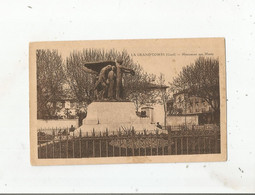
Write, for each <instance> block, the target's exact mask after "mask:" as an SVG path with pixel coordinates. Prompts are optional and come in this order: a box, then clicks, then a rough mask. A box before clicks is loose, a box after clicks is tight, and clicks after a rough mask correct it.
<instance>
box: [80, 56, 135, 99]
mask: <svg viewBox="0 0 255 195" xmlns="http://www.w3.org/2000/svg"><path fill="white" fill-rule="evenodd" d="M102 63H104V65H103V67H102V65H101V64H99V65H98V66H101V67H102V68H101V69H100V70H98V69H97V70H98V72H99V74H98V76H97V80H96V83H95V99H96V100H97V101H102V100H103V101H104V100H105V101H114V100H115V101H121V100H122V99H123V85H122V76H123V73H129V74H131V75H134V74H135V72H134V70H132V69H130V68H127V67H125V66H123V65H122V64H123V60H122V59H118V60H116V61H114V63H113V62H111V63H110V64H108V65H107V63H106V62H102ZM85 66H86V65H85ZM95 66H96V65H94V67H95ZM86 67H87V66H86Z"/></svg>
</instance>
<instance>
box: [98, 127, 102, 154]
mask: <svg viewBox="0 0 255 195" xmlns="http://www.w3.org/2000/svg"><path fill="white" fill-rule="evenodd" d="M99 136H100V139H99V157H101V156H102V134H101V131H100V133H99Z"/></svg>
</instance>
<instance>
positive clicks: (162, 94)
mask: <svg viewBox="0 0 255 195" xmlns="http://www.w3.org/2000/svg"><path fill="white" fill-rule="evenodd" d="M158 85H159V86H160V89H159V90H158V97H159V99H158V102H159V103H160V104H162V105H163V108H164V127H166V117H167V112H168V109H167V103H168V101H169V100H170V95H169V93H168V91H167V86H165V75H164V74H163V73H160V75H159V77H158Z"/></svg>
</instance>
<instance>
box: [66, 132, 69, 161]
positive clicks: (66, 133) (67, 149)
mask: <svg viewBox="0 0 255 195" xmlns="http://www.w3.org/2000/svg"><path fill="white" fill-rule="evenodd" d="M66 134H67V135H66V158H68V136H69V135H68V134H69V132H68V128H67V133H66Z"/></svg>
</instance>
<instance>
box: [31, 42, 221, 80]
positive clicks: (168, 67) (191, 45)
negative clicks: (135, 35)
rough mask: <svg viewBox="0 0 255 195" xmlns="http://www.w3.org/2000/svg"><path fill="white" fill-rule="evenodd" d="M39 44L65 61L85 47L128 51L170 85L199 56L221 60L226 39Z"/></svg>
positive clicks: (147, 70) (37, 45)
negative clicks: (59, 55)
mask: <svg viewBox="0 0 255 195" xmlns="http://www.w3.org/2000/svg"><path fill="white" fill-rule="evenodd" d="M35 45H36V48H43V49H46V48H47V49H57V50H58V52H59V53H60V54H61V55H62V57H63V59H65V58H66V57H67V56H69V55H70V53H71V52H73V51H75V50H76V51H82V50H83V49H85V48H94V49H104V50H110V49H113V48H114V49H116V50H118V51H123V50H126V51H127V52H128V53H129V54H130V55H131V57H132V58H133V60H134V62H136V63H139V64H140V65H141V66H142V67H143V69H144V70H145V71H146V72H148V73H153V74H156V75H157V76H159V75H160V73H163V74H164V75H165V80H166V83H165V84H166V85H168V82H171V81H172V80H173V78H174V77H176V76H177V75H178V73H179V72H180V71H181V70H182V68H183V67H184V66H186V65H190V63H194V61H195V60H196V59H197V58H198V57H199V56H205V57H214V58H218V57H219V56H221V55H222V54H224V51H223V50H222V49H224V47H223V45H224V39H222V38H220V39H213V38H212V39H206V38H203V39H152V40H108V41H107V40H101V41H73V42H39V44H38V43H37V44H35ZM221 57H223V56H221ZM222 59H224V57H223V58H222Z"/></svg>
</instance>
